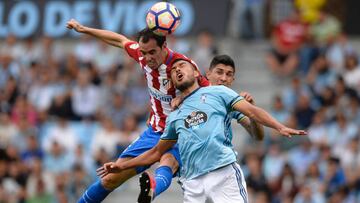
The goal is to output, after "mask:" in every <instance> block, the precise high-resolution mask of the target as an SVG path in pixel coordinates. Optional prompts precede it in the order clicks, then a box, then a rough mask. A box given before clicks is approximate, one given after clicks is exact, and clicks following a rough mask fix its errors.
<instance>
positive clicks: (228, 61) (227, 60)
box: [209, 54, 235, 72]
mask: <svg viewBox="0 0 360 203" xmlns="http://www.w3.org/2000/svg"><path fill="white" fill-rule="evenodd" d="M218 64H224V65H226V66H231V67H232V68H233V69H234V72H235V63H234V60H233V59H232V58H231V57H230V56H228V55H225V54H224V55H217V56H215V57H214V58H213V60H212V61H211V63H210V67H209V69H210V70H211V69H213V68H214V67H215V66H216V65H218Z"/></svg>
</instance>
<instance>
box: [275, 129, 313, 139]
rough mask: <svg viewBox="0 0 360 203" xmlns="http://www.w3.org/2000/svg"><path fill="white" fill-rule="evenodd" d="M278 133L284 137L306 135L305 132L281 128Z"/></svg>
mask: <svg viewBox="0 0 360 203" xmlns="http://www.w3.org/2000/svg"><path fill="white" fill-rule="evenodd" d="M279 132H280V134H281V135H283V136H285V137H292V136H293V135H307V132H306V131H305V130H295V129H292V128H288V127H284V128H281V129H280V130H279Z"/></svg>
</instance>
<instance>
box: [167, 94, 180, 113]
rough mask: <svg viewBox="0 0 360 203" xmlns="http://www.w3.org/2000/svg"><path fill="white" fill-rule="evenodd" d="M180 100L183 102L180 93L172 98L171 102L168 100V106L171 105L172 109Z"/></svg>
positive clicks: (176, 106) (175, 107)
mask: <svg viewBox="0 0 360 203" xmlns="http://www.w3.org/2000/svg"><path fill="white" fill-rule="evenodd" d="M182 102H183V97H182V96H181V95H180V96H177V97H175V98H174V99H172V100H171V102H170V107H171V109H172V110H175V109H177V108H178V107H179V106H180V104H181V103H182Z"/></svg>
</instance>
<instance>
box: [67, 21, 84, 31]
mask: <svg viewBox="0 0 360 203" xmlns="http://www.w3.org/2000/svg"><path fill="white" fill-rule="evenodd" d="M66 27H67V28H68V29H74V30H75V31H76V32H84V31H85V26H83V25H81V24H80V23H79V22H78V21H76V20H74V19H71V20H69V21H68V22H67V23H66Z"/></svg>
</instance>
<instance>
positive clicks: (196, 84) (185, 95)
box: [182, 82, 200, 98]
mask: <svg viewBox="0 0 360 203" xmlns="http://www.w3.org/2000/svg"><path fill="white" fill-rule="evenodd" d="M199 87H200V86H199V84H198V83H197V82H194V84H193V85H191V86H190V87H188V88H187V89H185V90H184V91H182V95H183V97H184V98H185V97H187V96H188V95H190V94H191V93H192V92H194V91H195V90H197V89H198V88H199Z"/></svg>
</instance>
